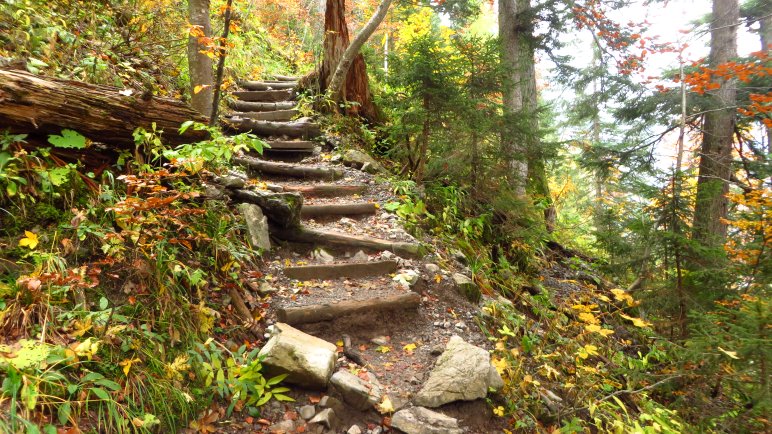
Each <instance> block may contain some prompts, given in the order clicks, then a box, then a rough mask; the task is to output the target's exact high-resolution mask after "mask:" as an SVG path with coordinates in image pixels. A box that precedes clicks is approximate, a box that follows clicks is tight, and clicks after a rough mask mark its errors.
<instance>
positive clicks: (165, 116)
mask: <svg viewBox="0 0 772 434" xmlns="http://www.w3.org/2000/svg"><path fill="white" fill-rule="evenodd" d="M120 92H123V90H121V89H119V88H117V87H111V86H101V85H93V84H87V83H82V82H78V81H72V80H61V79H57V78H50V77H42V76H37V75H33V74H30V73H27V72H24V71H18V70H2V69H0V127H10V128H11V129H12V130H13V131H16V132H27V133H31V134H35V133H37V134H59V133H61V131H62V129H65V128H66V129H71V130H75V131H77V132H79V133H80V134H82V135H84V136H86V137H88V138H89V139H91V140H92V141H95V142H101V143H106V144H110V145H115V146H118V147H120V148H121V149H133V147H134V137H133V136H132V133H133V132H134V129H136V128H137V127H142V128H145V129H148V130H149V129H151V128H152V124H153V123H155V124H156V127H157V129H159V130H163V131H164V134H163V136H162V138H163V140H164V142H165V143H167V144H170V145H178V144H182V143H191V142H196V141H200V140H203V139H205V138H206V137H207V133H206V132H205V131H197V130H195V129H193V128H189V129H188V130H187V131H186V132H185V134H183V135H180V134H178V132H177V131H178V129H179V127H180V125H181V124H182V123H183V122H185V121H189V120H196V121H200V122H206V119H205V118H203V117H202V116H201V115H200V114H198V113H197V112H196V111H194V110H193V109H192V108H190V107H189V106H188V105H187V104H185V103H183V102H181V101H177V100H175V99H171V98H158V97H154V96H151V97H149V98H143V97H142V95H143V94H142V92H141V91H140V92H134V93H133V94H132V95H130V96H126V95H124V94H121V93H120ZM124 93H126V92H124Z"/></svg>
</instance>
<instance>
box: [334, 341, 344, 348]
mask: <svg viewBox="0 0 772 434" xmlns="http://www.w3.org/2000/svg"><path fill="white" fill-rule="evenodd" d="M335 345H336V346H338V347H341V348H342V347H343V340H342V339H341V340H339V341H338V342H335Z"/></svg>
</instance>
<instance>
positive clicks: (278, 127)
mask: <svg viewBox="0 0 772 434" xmlns="http://www.w3.org/2000/svg"><path fill="white" fill-rule="evenodd" d="M226 126H227V127H228V128H229V129H230V130H233V131H235V132H238V133H254V134H258V135H260V136H263V137H266V136H273V137H279V136H287V137H291V138H303V139H313V138H315V137H319V136H320V135H321V134H322V130H321V129H320V128H319V125H317V124H315V123H313V122H309V121H307V120H303V119H300V120H296V121H292V122H270V121H256V120H253V119H236V118H231V119H229V120H228V122H227V123H226Z"/></svg>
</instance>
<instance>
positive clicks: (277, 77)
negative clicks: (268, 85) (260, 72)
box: [271, 74, 300, 81]
mask: <svg viewBox="0 0 772 434" xmlns="http://www.w3.org/2000/svg"><path fill="white" fill-rule="evenodd" d="M271 79H272V81H299V80H300V77H293V76H291V75H280V74H274V75H273V76H272V77H271Z"/></svg>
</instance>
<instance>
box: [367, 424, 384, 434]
mask: <svg viewBox="0 0 772 434" xmlns="http://www.w3.org/2000/svg"><path fill="white" fill-rule="evenodd" d="M382 432H383V427H381V426H380V425H379V426H376V427H375V428H373V429H372V430H370V434H381V433H382Z"/></svg>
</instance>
